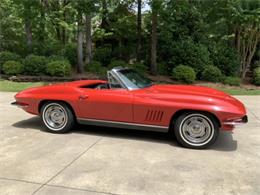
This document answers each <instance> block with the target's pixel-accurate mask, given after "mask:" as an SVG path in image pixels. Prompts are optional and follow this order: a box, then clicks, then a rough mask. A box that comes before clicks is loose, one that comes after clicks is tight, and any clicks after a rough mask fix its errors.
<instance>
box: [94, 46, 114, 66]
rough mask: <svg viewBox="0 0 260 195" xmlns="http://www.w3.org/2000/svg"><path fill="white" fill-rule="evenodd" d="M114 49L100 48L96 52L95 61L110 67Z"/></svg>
mask: <svg viewBox="0 0 260 195" xmlns="http://www.w3.org/2000/svg"><path fill="white" fill-rule="evenodd" d="M111 55H112V49H111V47H109V46H105V47H99V48H96V49H95V50H94V56H93V59H94V60H95V61H99V62H101V63H102V64H104V65H106V66H107V65H108V64H109V63H110V61H111Z"/></svg>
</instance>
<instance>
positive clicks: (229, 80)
mask: <svg viewBox="0 0 260 195" xmlns="http://www.w3.org/2000/svg"><path fill="white" fill-rule="evenodd" d="M240 82H241V80H240V78H239V77H226V78H225V79H224V81H223V83H224V84H226V85H231V86H239V85H240Z"/></svg>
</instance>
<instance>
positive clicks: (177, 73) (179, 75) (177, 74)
mask: <svg viewBox="0 0 260 195" xmlns="http://www.w3.org/2000/svg"><path fill="white" fill-rule="evenodd" d="M172 78H173V79H175V80H177V81H183V82H185V83H193V82H194V81H195V79H196V73H195V71H194V70H193V68H191V67H189V66H184V65H179V66H177V67H176V68H174V69H173V70H172Z"/></svg>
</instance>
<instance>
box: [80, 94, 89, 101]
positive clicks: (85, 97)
mask: <svg viewBox="0 0 260 195" xmlns="http://www.w3.org/2000/svg"><path fill="white" fill-rule="evenodd" d="M87 98H88V95H80V96H79V100H85V99H87Z"/></svg>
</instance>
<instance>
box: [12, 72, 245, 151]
mask: <svg viewBox="0 0 260 195" xmlns="http://www.w3.org/2000/svg"><path fill="white" fill-rule="evenodd" d="M107 75H108V81H104V80H81V81H74V82H67V83H60V84H52V85H48V86H42V87H36V88H31V89H27V90H24V91H21V92H19V93H17V94H16V95H15V99H16V102H13V103H12V104H13V105H17V106H19V107H21V108H22V109H24V110H25V111H26V112H29V113H31V114H35V115H40V116H41V119H42V121H43V124H44V125H45V126H46V130H47V131H49V132H53V133H65V132H68V131H69V130H71V129H72V127H73V126H74V124H75V123H80V124H88V125H98V126H108V127H119V128H126V129H136V130H148V131H160V132H168V131H169V132H173V133H174V134H175V136H176V139H177V141H178V142H179V143H180V144H181V145H182V146H185V147H189V148H198V149H199V148H206V147H208V146H209V145H211V144H213V143H214V142H215V140H216V139H217V136H218V133H219V130H232V129H233V128H234V125H236V124H242V123H246V122H247V116H246V110H245V107H244V105H243V104H242V103H241V102H240V101H238V100H237V99H235V98H233V97H231V96H230V95H227V94H226V93H224V92H221V91H218V90H215V89H211V88H208V87H202V86H190V85H153V84H152V82H151V81H150V80H148V79H147V78H145V77H144V76H142V75H141V74H139V73H138V72H136V71H134V70H132V69H129V68H122V67H117V68H113V69H112V70H110V71H108V73H107ZM170 130H171V131H170Z"/></svg>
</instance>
